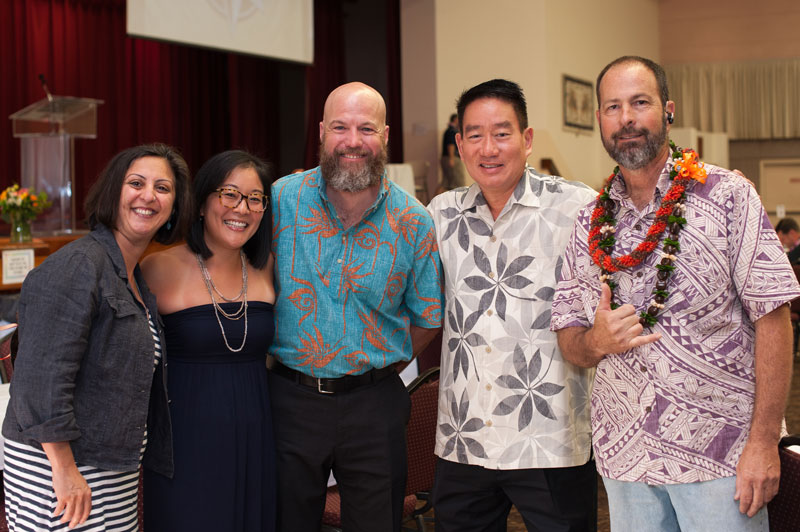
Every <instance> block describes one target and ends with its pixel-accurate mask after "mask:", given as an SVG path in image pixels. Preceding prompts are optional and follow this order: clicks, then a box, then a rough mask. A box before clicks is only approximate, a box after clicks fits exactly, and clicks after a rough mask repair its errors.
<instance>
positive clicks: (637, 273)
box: [636, 271, 644, 278]
mask: <svg viewBox="0 0 800 532" xmlns="http://www.w3.org/2000/svg"><path fill="white" fill-rule="evenodd" d="M642 275H644V272H641V271H638V272H636V277H640V278H641V276H642Z"/></svg>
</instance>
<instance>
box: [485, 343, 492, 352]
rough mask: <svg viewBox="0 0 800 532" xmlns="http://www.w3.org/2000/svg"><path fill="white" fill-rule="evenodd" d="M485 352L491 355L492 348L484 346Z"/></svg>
mask: <svg viewBox="0 0 800 532" xmlns="http://www.w3.org/2000/svg"><path fill="white" fill-rule="evenodd" d="M486 352H487V353H491V352H492V348H491V347H489V346H488V345H487V346H486Z"/></svg>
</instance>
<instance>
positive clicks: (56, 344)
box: [3, 225, 173, 476]
mask: <svg viewBox="0 0 800 532" xmlns="http://www.w3.org/2000/svg"><path fill="white" fill-rule="evenodd" d="M134 275H135V278H136V283H137V284H138V286H139V290H140V292H141V295H142V299H143V300H144V301H145V303H146V305H147V308H148V309H149V311H150V315H151V316H152V318H153V321H154V323H155V324H156V328H157V329H158V333H159V336H160V339H161V350H162V357H163V358H162V362H161V364H159V365H158V367H157V369H156V370H155V373H154V372H153V352H154V345H153V335H152V333H151V331H150V328H149V325H148V323H147V317H146V315H145V313H144V309H143V308H142V306H141V305H140V304H139V303H138V302H137V301H136V299H135V298H134V297H133V294H132V293H131V291H130V290H129V289H128V285H127V282H128V278H127V274H126V271H125V263H124V261H123V259H122V253H121V252H120V250H119V247H118V246H117V243H116V240H115V239H114V235H113V233H112V232H111V231H110V230H109V229H108V228H106V227H105V226H102V225H101V226H98V227H97V228H96V229H95V230H94V231H92V232H91V233H89V235H88V236H86V237H83V238H81V239H79V240H76V241H75V242H72V243H70V244H68V245H67V246H64V247H63V248H61V249H60V250H58V251H57V252H56V253H54V254H53V255H51V256H50V257H48V258H47V259H46V260H45V261H44V262H43V263H42V264H41V265H40V266H39V267H37V268H36V269H34V270H33V271H31V272H30V273H29V274H28V277H27V278H26V279H25V282H24V283H23V285H22V292H21V294H20V299H19V351H18V353H17V359H16V362H15V366H14V378H13V379H12V383H11V401H10V402H9V405H8V411H7V413H6V418H5V421H4V422H3V436H5V437H6V438H8V439H9V440H12V441H16V442H20V443H25V444H28V445H32V446H34V447H38V448H40V447H41V445H40V444H41V442H58V441H69V442H70V445H71V447H72V452H73V454H74V456H75V461H76V462H78V463H79V464H85V465H93V466H96V467H100V468H102V469H107V470H114V471H132V470H135V469H136V468H137V467H138V465H139V453H140V451H141V446H142V436H143V435H144V430H145V424H146V426H147V431H148V444H147V452H146V453H145V457H144V463H145V465H146V466H147V467H149V468H150V469H153V470H155V471H157V472H159V473H161V474H164V475H167V476H172V468H173V464H172V428H171V424H170V419H169V409H168V407H167V390H166V382H167V380H166V351H165V345H164V339H163V338H164V336H163V326H162V323H161V318H160V317H159V315H158V311H157V308H156V300H155V296H153V295H152V294H151V293H150V291H149V290H148V289H147V285H146V284H145V282H144V279H143V278H142V275H141V271H140V270H139V267H138V266H137V267H136V269H135V271H134ZM148 405H149V411H148Z"/></svg>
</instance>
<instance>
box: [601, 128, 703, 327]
mask: <svg viewBox="0 0 800 532" xmlns="http://www.w3.org/2000/svg"><path fill="white" fill-rule="evenodd" d="M669 146H670V149H671V156H672V160H673V163H674V164H673V167H672V170H671V171H670V173H669V178H670V180H672V186H670V188H669V190H668V191H667V193H666V194H665V195H664V197H663V198H662V200H661V206H660V207H659V208H658V210H657V211H656V216H655V219H654V220H653V224H652V225H651V226H650V229H648V230H647V235H646V236H645V239H644V240H643V241H642V243H641V244H639V245H638V246H637V247H636V249H634V250H633V251H632V252H631V253H629V254H628V255H623V256H621V257H617V258H613V257H612V256H611V253H612V252H613V250H614V243H615V242H616V239H615V238H614V232H615V231H616V228H615V225H616V223H617V220H616V219H615V218H614V210H615V205H614V200H612V199H611V197H610V196H609V191H610V190H611V182H612V181H613V180H614V177H616V175H617V174H618V173H619V166H617V167H615V168H614V172H613V173H612V174H611V176H610V177H609V178H608V179H607V180H606V182H605V185H603V188H602V190H601V191H600V193H599V194H598V195H597V201H596V202H595V206H594V210H593V211H592V218H591V224H590V226H589V254H590V255H591V257H592V260H593V261H594V262H595V264H597V265H598V266H599V267H600V282H604V283H606V284H607V285H608V286H609V288H611V308H612V309H615V308H617V307H618V306H619V305H618V304H617V303H615V302H614V289H615V288H616V287H617V284H616V283H615V282H614V281H613V280H612V279H611V275H612V274H613V273H616V272H618V271H620V270H623V269H628V268H635V267H636V266H638V265H639V264H641V263H642V262H643V261H644V260H645V259H646V258H647V257H648V256H649V255H650V254H651V253H652V252H653V251H654V250H655V249H656V247H658V243H659V241H660V240H661V236H662V235H663V234H664V232H665V231H667V229H669V234H668V236H667V237H666V238H665V239H664V248H663V252H662V259H661V262H660V263H659V264H656V268H657V269H658V274H657V280H656V284H655V286H654V287H653V297H652V300H651V301H650V304H649V305H648V307H647V310H643V311H642V312H641V313H640V314H639V323H641V324H642V325H643V326H644V327H651V326H653V325H655V323H656V321H657V318H656V316H657V315H658V312H659V311H660V310H661V309H663V308H664V302H665V301H666V300H667V298H668V297H669V292H667V280H668V279H669V277H670V275H672V271H673V270H674V269H675V266H673V262H674V261H675V260H676V259H677V257H676V256H675V254H676V253H678V252H679V251H680V249H681V246H680V244H679V243H678V235H679V234H680V231H681V229H682V228H683V226H684V225H685V224H686V219H685V218H684V217H683V214H684V212H685V206H684V203H683V200H684V199H685V197H686V187H687V186H688V185H689V183H690V182H691V181H692V180H695V181H699V182H700V183H705V182H706V175H707V173H706V170H705V168H703V163H701V162H700V161H699V160H698V158H697V153H696V152H695V151H694V150H690V149H683V150H681V149H678V148H676V147H675V144H674V143H673V142H672V141H670V142H669Z"/></svg>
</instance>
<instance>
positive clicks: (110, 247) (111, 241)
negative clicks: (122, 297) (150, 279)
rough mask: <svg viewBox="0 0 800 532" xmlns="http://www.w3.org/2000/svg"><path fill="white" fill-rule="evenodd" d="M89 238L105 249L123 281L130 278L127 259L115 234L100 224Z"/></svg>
mask: <svg viewBox="0 0 800 532" xmlns="http://www.w3.org/2000/svg"><path fill="white" fill-rule="evenodd" d="M89 236H91V237H92V238H94V239H95V240H96V241H97V242H98V243H99V244H100V245H101V246H103V249H105V250H106V253H108V256H109V257H110V258H111V263H112V264H113V265H114V269H115V270H116V272H117V275H119V276H120V277H121V278H123V279H127V278H128V272H127V270H126V269H125V259H123V258H122V251H121V250H120V249H119V244H117V239H116V238H114V233H113V231H111V229H109V228H108V227H106V226H105V225H103V224H101V223H98V224H97V225H96V226H95V228H94V229H92V231H91V233H89Z"/></svg>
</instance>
